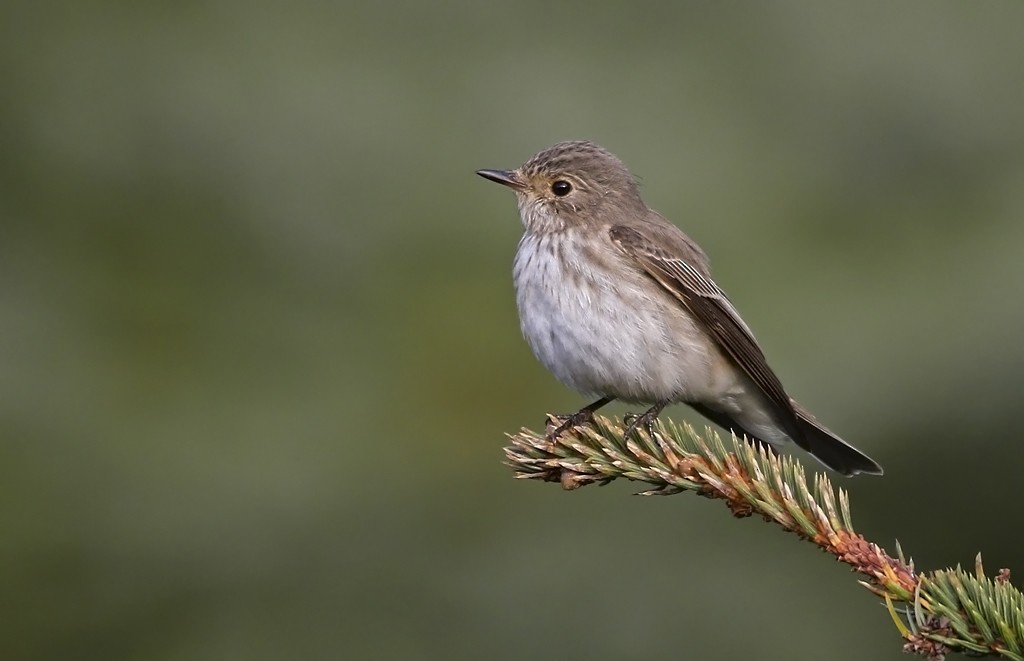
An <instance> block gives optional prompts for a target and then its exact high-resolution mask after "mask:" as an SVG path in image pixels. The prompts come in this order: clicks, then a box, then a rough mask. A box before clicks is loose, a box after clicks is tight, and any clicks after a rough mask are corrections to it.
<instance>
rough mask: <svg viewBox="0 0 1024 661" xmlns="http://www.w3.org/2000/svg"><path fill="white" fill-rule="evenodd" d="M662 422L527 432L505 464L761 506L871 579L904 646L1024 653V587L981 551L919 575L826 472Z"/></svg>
mask: <svg viewBox="0 0 1024 661" xmlns="http://www.w3.org/2000/svg"><path fill="white" fill-rule="evenodd" d="M550 420H551V421H552V422H554V421H555V418H554V417H553V416H552V417H551V418H550ZM654 431H655V433H654V436H653V438H652V437H651V436H650V435H648V434H647V433H646V432H642V431H641V432H638V433H637V434H635V435H634V436H633V437H631V438H630V439H628V440H626V439H623V425H622V423H621V422H620V421H619V420H617V419H611V418H605V417H603V416H595V422H594V424H593V425H589V426H586V427H580V428H577V429H575V430H573V431H572V432H570V433H566V434H563V435H562V436H561V437H560V438H558V439H557V440H554V441H551V440H548V439H547V438H546V437H545V435H544V434H542V433H540V434H539V433H537V432H533V431H530V430H527V429H523V430H522V431H521V432H519V433H518V434H510V435H509V437H508V438H509V441H510V444H509V445H508V446H507V447H506V448H505V456H506V459H507V462H506V463H507V464H508V465H509V466H511V467H512V468H513V469H515V476H516V477H518V478H525V479H539V480H543V481H549V482H559V483H560V484H561V485H562V488H564V489H577V488H579V487H581V486H585V485H587V484H592V483H595V482H596V483H599V484H607V483H608V482H610V481H612V480H614V479H616V478H626V479H628V480H634V481H637V482H643V483H646V484H648V485H650V486H651V488H650V489H647V490H645V491H643V492H641V494H640V495H670V494H676V493H680V492H683V491H693V492H695V493H697V494H698V495H700V496H704V497H706V498H714V499H720V500H723V501H725V504H726V506H727V507H728V508H729V510H730V511H731V512H732V513H733V515H734V516H736V517H747V516H751V515H753V514H759V515H761V516H762V517H763V518H764V519H765V520H766V521H770V522H774V523H777V524H778V525H780V526H782V527H783V528H784V529H786V530H788V531H790V532H792V533H795V534H796V535H797V536H799V537H800V538H802V539H805V540H807V541H809V542H812V543H813V544H815V545H817V546H818V547H819V548H820V549H822V550H823V551H825V552H826V553H829V554H830V555H833V556H835V558H836V559H838V560H840V561H841V562H844V563H846V564H847V565H849V566H850V567H851V568H852V569H853V571H855V572H857V573H859V574H861V575H862V576H864V577H866V580H862V581H860V584H861V585H863V586H864V587H865V588H867V589H868V590H871V591H872V592H873V593H875V594H876V595H878V596H879V597H881V598H882V599H883V600H884V601H885V602H886V604H887V606H888V610H889V613H890V615H891V616H892V618H893V622H894V623H895V624H896V627H897V629H898V631H899V632H900V635H901V636H902V637H903V638H904V639H905V640H906V643H905V644H904V646H903V649H904V650H905V651H907V652H912V653H915V654H919V655H921V656H924V657H927V658H928V659H930V660H933V661H940V660H941V659H944V658H945V657H946V654H948V653H949V652H961V653H964V654H969V655H972V656H992V657H997V658H1002V659H1012V660H1014V661H1024V595H1022V594H1021V592H1020V590H1018V589H1017V588H1015V587H1014V586H1012V585H1011V584H1010V581H1009V578H1010V572H1009V570H1007V569H1003V570H1000V572H999V573H998V574H997V575H996V576H995V578H988V577H986V576H985V574H984V571H983V569H982V566H981V555H980V554H979V555H978V557H977V559H976V562H975V570H974V573H973V574H972V573H970V572H967V571H964V570H962V569H961V568H960V567H959V566H957V567H956V568H955V569H943V570H939V571H934V572H928V573H918V572H917V571H915V569H914V563H913V560H911V561H909V562H908V561H907V560H906V558H905V557H904V555H903V550H902V549H901V548H900V547H899V544H897V545H896V555H897V557H896V558H893V557H892V556H890V555H889V554H887V553H886V552H885V551H884V550H883V549H882V548H881V547H880V546H879V545H877V544H873V543H871V542H869V541H867V540H866V539H864V537H863V536H861V535H859V534H858V533H856V532H855V531H854V529H853V523H852V520H851V517H850V501H849V496H848V495H847V493H846V491H845V490H843V489H839V490H838V492H837V491H835V490H834V489H833V487H832V484H831V482H830V480H829V479H828V477H827V476H825V475H824V474H822V473H817V474H815V475H814V476H813V478H812V479H811V480H808V478H807V473H806V471H805V470H804V467H803V466H802V465H801V464H800V462H798V461H797V460H796V459H794V458H793V457H791V456H788V455H787V456H781V457H780V456H777V455H774V454H773V453H771V452H770V451H767V450H765V449H764V448H763V447H760V446H754V445H751V444H749V443H746V442H744V441H742V440H739V439H737V438H736V437H735V436H732V438H731V439H730V440H728V441H725V442H723V440H722V438H721V437H720V436H719V435H718V434H717V433H715V432H714V431H712V430H711V429H707V433H706V434H705V435H703V436H702V435H699V434H697V433H696V432H695V431H694V429H693V428H692V427H691V426H689V425H687V424H682V425H677V424H674V423H672V422H666V421H665V420H664V419H661V420H659V422H658V423H657V425H656V427H655V430H654Z"/></svg>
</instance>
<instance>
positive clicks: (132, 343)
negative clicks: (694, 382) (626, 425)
mask: <svg viewBox="0 0 1024 661" xmlns="http://www.w3.org/2000/svg"><path fill="white" fill-rule="evenodd" d="M1022 21H1024V6H1022V5H1021V4H1020V3H1011V2H987V3H963V2H923V1H916V2H906V3H890V2H880V1H870V2H862V3H847V4H838V3H795V2H777V3H728V2H726V3H713V2H690V3H669V2H663V3H651V4H644V3H633V4H632V5H630V6H626V5H625V4H622V5H621V6H619V5H617V4H614V3H606V4H595V3H589V2H582V1H578V2H567V3H557V4H555V3H548V2H535V1H531V2H521V3H507V2H506V3H479V2H469V1H468V0H452V1H448V2H437V3H420V2H395V3H377V4H371V3H359V4H350V3H344V2H342V3H319V2H305V3H303V2H299V3H290V4H287V5H286V4H284V3H268V2H255V3H243V2H237V1H234V0H223V1H220V2H209V3H197V2H184V3H167V2H161V3H146V4H136V5H131V4H125V3H114V2H81V3H79V2H70V1H68V0H63V1H57V2H51V3H28V2H24V1H21V0H16V1H15V2H6V3H4V4H3V7H2V9H0V85H2V87H0V89H2V92H0V94H2V103H0V147H2V154H3V158H2V159H0V337H2V342H0V364H2V372H0V434H2V438H0V531H2V532H0V658H3V659H104V660H110V659H148V660H157V661H160V660H179V659H189V660H191V659H198V660H203V659H253V660H262V659H286V658H287V659H530V658H545V659H626V658H654V657H658V658H699V659H732V658H768V659H794V658H829V659H840V660H842V659H867V658H870V659H900V658H905V657H903V656H902V655H901V654H900V652H899V648H900V640H899V638H898V636H897V634H896V631H895V629H894V627H893V626H892V624H891V622H890V621H889V617H888V615H887V614H886V612H885V610H884V609H883V608H882V607H881V606H880V605H879V603H878V601H877V600H876V599H875V598H873V597H872V596H871V595H870V594H869V593H867V592H866V591H865V590H863V589H862V588H860V587H859V586H857V584H856V581H855V577H854V576H852V575H850V574H849V573H848V572H847V571H846V570H845V569H844V568H843V567H840V566H835V564H834V563H833V562H832V561H831V560H830V559H829V558H828V557H826V556H824V555H822V554H821V553H819V552H817V551H816V550H815V549H814V548H812V547H810V546H809V545H807V544H802V543H798V541H797V540H796V539H795V538H793V537H791V536H788V535H785V534H783V533H782V532H780V531H778V530H777V529H775V528H773V527H770V526H767V525H765V524H762V523H760V522H758V521H755V520H746V521H735V520H733V519H732V518H731V517H730V516H729V515H728V512H727V511H726V510H725V509H724V508H723V507H722V506H721V505H720V504H715V503H711V502H708V501H705V500H703V499H698V498H695V497H692V496H685V495H680V496H676V497H673V498H660V499H641V498H633V497H631V496H630V494H631V493H632V492H634V491H636V490H637V486H636V485H630V484H615V485H612V486H610V487H607V488H604V489H598V488H588V489H584V490H581V491H577V492H574V493H563V492H561V491H560V490H559V489H558V488H557V486H556V485H546V484H540V483H526V482H519V481H515V480H513V479H512V478H511V473H510V470H509V469H508V468H507V467H505V466H503V465H502V463H501V462H502V453H501V447H502V443H503V440H504V437H503V434H504V432H506V431H514V430H516V429H518V428H519V427H520V426H523V425H528V426H533V427H536V426H538V425H539V424H540V423H541V421H542V418H543V414H544V413H545V412H546V411H566V410H573V409H575V408H577V407H578V406H580V405H581V404H582V403H583V402H584V399H583V398H582V397H580V396H578V395H576V394H574V393H571V392H569V391H567V390H565V389H563V388H562V387H560V386H559V385H558V384H557V383H556V382H555V381H554V379H553V378H552V377H551V376H549V375H548V374H547V373H546V372H544V370H543V369H542V368H541V367H540V366H539V365H538V364H537V363H536V362H535V360H534V359H533V357H532V356H531V355H530V353H529V350H528V349H527V347H526V345H525V343H524V342H523V341H522V339H521V338H520V335H519V330H518V321H517V318H516V312H515V308H514V302H513V294H512V288H511V259H512V255H513V252H514V250H515V245H516V241H517V239H518V237H519V234H520V226H519V221H518V216H517V213H516V209H515V204H514V199H513V197H512V195H511V194H510V193H509V192H508V191H505V190H502V189H500V188H499V187H497V186H495V185H493V184H490V183H488V182H485V181H483V180H481V179H479V178H478V177H476V176H475V175H474V174H473V172H474V170H476V169H477V168H481V167H514V166H517V165H518V164H520V163H521V162H522V161H524V160H525V159H526V158H528V157H529V156H530V155H532V154H533V153H534V152H536V151H538V150H540V149H542V148H543V147H546V146H548V145H549V144H551V143H553V142H556V141H558V140H563V139H572V138H590V139H593V140H595V141H597V142H599V143H601V144H603V145H604V146H606V147H608V148H609V149H611V150H612V151H614V152H615V153H617V154H618V155H619V156H620V157H622V159H623V160H624V161H625V162H626V163H627V164H628V165H629V166H630V167H631V169H632V171H633V172H634V173H635V174H636V175H637V176H638V177H639V178H640V179H641V181H642V183H643V186H644V195H645V197H646V198H647V201H648V202H649V203H650V204H651V205H652V206H653V207H655V208H657V209H659V210H660V211H662V212H663V213H664V214H665V215H666V216H668V217H669V218H671V219H673V220H675V221H676V222H678V223H679V224H680V225H681V226H683V227H684V228H685V229H686V230H687V232H689V233H690V234H691V235H692V236H693V237H694V238H696V239H697V240H698V241H700V242H701V244H702V245H703V246H704V248H705V249H706V250H707V251H708V252H709V254H710V255H711V257H712V260H713V263H714V266H715V274H716V277H717V279H718V281H719V283H720V284H721V285H722V286H723V288H725V289H726V291H728V292H729V293H730V295H731V297H732V298H733V300H734V301H735V302H736V304H737V306H738V307H739V309H740V310H742V311H743V313H744V316H745V318H746V320H747V322H748V323H749V324H750V325H751V326H752V327H753V328H754V330H755V332H756V333H757V335H758V337H759V339H760V340H761V342H762V344H763V345H764V347H765V349H766V352H767V353H768V355H769V357H770V359H771V361H772V363H773V365H774V367H775V368H776V370H777V371H778V372H779V374H780V376H781V377H782V378H783V380H784V381H785V383H786V384H787V387H788V389H789V390H790V391H791V392H792V393H794V394H795V395H796V396H798V397H799V398H800V399H801V400H803V401H804V403H805V404H807V405H808V406H809V407H810V408H811V409H812V410H814V411H815V412H816V413H817V414H818V416H819V417H820V418H822V419H823V420H824V421H826V422H827V424H828V425H829V426H831V427H832V428H834V429H836V430H837V431H838V432H840V433H841V434H842V435H843V436H845V437H846V438H847V439H849V440H850V441H852V442H854V443H855V444H856V445H858V446H859V447H861V448H863V449H864V450H865V451H867V452H868V453H869V454H871V455H872V456H873V457H874V458H876V459H877V460H879V461H880V462H881V463H882V464H883V465H884V466H885V468H886V475H885V477H884V478H882V479H871V478H860V479H856V480H850V481H846V480H843V481H842V482H841V483H842V485H843V486H848V487H849V488H850V490H851V491H852V496H853V504H854V519H855V522H856V523H857V524H858V526H859V528H860V529H861V532H863V533H865V534H866V535H867V536H868V537H869V538H870V539H873V540H875V541H878V542H879V543H881V544H883V545H885V546H886V547H887V548H889V549H893V548H894V543H893V542H894V540H895V539H897V538H898V539H899V540H900V541H901V542H902V543H903V545H904V548H905V549H907V551H908V552H909V553H912V554H913V555H914V557H915V559H916V560H917V563H918V566H919V567H921V568H928V569H930V568H939V567H945V566H948V565H954V564H956V563H967V564H970V563H972V562H973V558H974V554H975V552H977V551H979V550H981V551H983V552H984V553H985V561H986V565H987V567H988V569H989V570H990V571H995V570H996V569H998V568H999V567H1004V566H1010V567H1012V568H1013V569H1015V570H1017V571H1020V572H1024V554H1022V552H1021V544H1022V542H1024V530H1022V527H1021V525H1020V519H1019V511H1018V510H1019V502H1018V501H1019V499H1020V496H1019V491H1018V490H1017V489H1018V487H1019V480H1020V474H1021V468H1020V464H1021V461H1022V460H1024V448H1022V444H1021V442H1020V431H1019V427H1018V421H1019V417H1020V412H1021V410H1022V403H1021V385H1020V383H1021V373H1022V371H1024V349H1022V346H1021V335H1022V333H1024V296H1022V292H1021V289H1022V285H1024V121H1022V120H1024V84H1022V78H1021V71H1022V62H1024V41H1022V40H1021V39H1020V35H1021V28H1020V26H1021V24H1022ZM625 410H628V409H625V408H622V407H620V408H618V409H615V410H614V411H615V412H617V413H622V412H623V411H625ZM669 414H670V415H671V416H672V417H677V418H678V417H685V418H688V419H691V420H696V419H697V418H695V417H694V416H692V415H691V414H690V413H689V412H688V411H687V410H686V409H685V407H674V408H672V409H670V413H669Z"/></svg>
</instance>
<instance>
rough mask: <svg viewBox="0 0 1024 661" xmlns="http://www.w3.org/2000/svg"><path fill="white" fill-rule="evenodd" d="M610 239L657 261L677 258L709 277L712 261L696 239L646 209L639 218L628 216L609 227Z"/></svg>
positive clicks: (624, 247)
mask: <svg viewBox="0 0 1024 661" xmlns="http://www.w3.org/2000/svg"><path fill="white" fill-rule="evenodd" d="M608 235H609V237H610V238H611V240H612V241H613V242H614V243H615V244H617V245H618V246H620V248H622V249H624V250H627V251H629V252H633V253H637V254H645V255H649V256H650V257H652V258H654V259H657V260H659V261H672V260H679V261H681V262H684V263H686V264H687V265H689V266H690V267H691V268H693V269H694V270H696V271H697V272H698V273H700V274H701V275H702V276H704V277H706V278H709V279H710V277H711V261H710V260H709V259H708V256H707V254H705V253H704V251H703V250H702V249H701V247H700V246H699V245H697V242H696V241H694V240H693V239H691V238H690V237H689V236H687V235H686V234H685V233H684V232H683V231H682V230H681V229H679V228H678V227H676V226H675V225H674V224H673V223H671V222H670V221H668V220H667V219H665V217H664V216H662V215H661V214H659V213H658V212H657V211H653V210H649V211H648V215H647V216H646V217H645V218H642V219H635V220H634V219H630V220H626V221H625V222H620V223H616V224H613V225H611V226H610V227H609V228H608Z"/></svg>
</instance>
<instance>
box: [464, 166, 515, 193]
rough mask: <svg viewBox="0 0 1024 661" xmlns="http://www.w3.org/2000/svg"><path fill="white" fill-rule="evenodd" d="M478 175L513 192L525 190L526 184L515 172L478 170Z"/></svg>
mask: <svg viewBox="0 0 1024 661" xmlns="http://www.w3.org/2000/svg"><path fill="white" fill-rule="evenodd" d="M476 173H477V174H478V175H480V176H481V177H483V178H484V179H490V180H491V181H496V182H498V183H499V184H501V185H503V186H508V187H509V188H511V189H513V190H517V191H518V190H523V189H524V188H526V184H525V183H524V182H523V180H522V179H520V178H519V174H517V173H516V171H515V170H477V171H476Z"/></svg>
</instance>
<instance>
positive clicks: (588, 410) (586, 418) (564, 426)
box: [545, 397, 614, 441]
mask: <svg viewBox="0 0 1024 661" xmlns="http://www.w3.org/2000/svg"><path fill="white" fill-rule="evenodd" d="M612 399H614V398H612V397H602V398H601V399H599V400H597V401H596V402H594V403H592V404H588V405H587V406H584V407H583V408H581V409H580V410H579V411H576V412H575V413H570V414H566V415H552V416H551V417H553V418H555V420H557V421H558V422H559V423H560V424H559V425H558V426H557V427H555V428H554V429H550V430H548V433H547V434H546V437H547V439H548V440H549V441H553V440H555V439H556V438H558V437H559V436H561V435H562V434H564V433H565V432H567V431H569V430H570V429H574V428H575V427H582V426H583V425H592V424H594V411H596V410H597V409H599V408H601V407H602V406H604V405H605V404H607V403H608V402H610V401H612ZM545 422H546V423H547V424H549V425H550V424H551V421H550V419H549V420H547V421H545Z"/></svg>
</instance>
